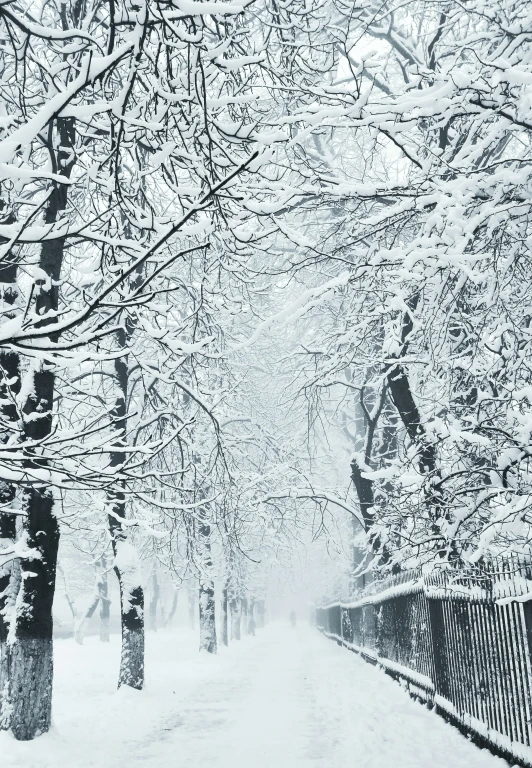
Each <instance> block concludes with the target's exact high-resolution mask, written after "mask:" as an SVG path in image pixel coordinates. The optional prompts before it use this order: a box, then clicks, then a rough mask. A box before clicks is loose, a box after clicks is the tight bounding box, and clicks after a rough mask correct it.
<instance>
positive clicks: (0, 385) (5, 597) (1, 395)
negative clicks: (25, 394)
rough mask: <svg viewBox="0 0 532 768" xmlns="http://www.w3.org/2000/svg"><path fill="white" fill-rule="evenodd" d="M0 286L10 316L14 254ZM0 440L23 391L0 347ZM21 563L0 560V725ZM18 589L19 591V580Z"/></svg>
mask: <svg viewBox="0 0 532 768" xmlns="http://www.w3.org/2000/svg"><path fill="white" fill-rule="evenodd" d="M0 286H2V309H3V311H4V313H5V314H4V317H5V318H6V319H11V318H12V317H14V313H13V312H10V311H9V308H10V307H13V305H14V304H15V301H16V299H17V296H18V290H17V265H16V262H15V260H14V257H12V258H11V260H5V261H4V262H2V264H0ZM0 377H1V379H0V442H1V443H2V444H4V445H5V444H6V443H8V442H9V440H10V438H11V434H12V431H13V430H14V429H16V428H17V424H18V422H19V418H18V410H17V406H16V402H15V397H16V396H17V395H18V394H19V392H20V361H19V356H18V354H16V353H15V352H10V351H6V350H2V351H0ZM15 496H16V487H15V485H14V484H13V483H9V482H6V481H4V480H2V481H0V548H2V549H8V548H9V547H10V546H11V545H12V544H14V542H15V539H16V536H17V516H16V514H13V513H12V511H11V510H12V508H13V505H14V503H15ZM19 572H20V567H19V564H18V563H17V562H15V560H14V559H11V560H7V561H6V562H5V563H4V564H2V563H0V729H1V728H2V720H3V718H2V699H3V691H4V689H5V690H6V693H7V694H8V691H9V689H8V674H9V669H10V666H11V665H10V661H9V654H10V648H9V646H8V644H7V638H8V634H9V618H10V613H11V611H12V609H13V606H14V593H13V588H14V586H15V584H14V579H15V573H19ZM16 586H17V591H18V584H17V585H16Z"/></svg>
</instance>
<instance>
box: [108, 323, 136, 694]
mask: <svg viewBox="0 0 532 768" xmlns="http://www.w3.org/2000/svg"><path fill="white" fill-rule="evenodd" d="M129 335H130V334H129V333H128V332H127V331H126V330H125V329H123V328H122V329H121V330H119V331H117V334H116V336H117V342H118V348H119V349H125V348H126V345H127V341H128V336H129ZM114 367H115V380H116V386H117V389H118V394H117V397H116V400H115V405H114V408H113V412H112V416H113V419H114V423H115V429H116V431H117V441H116V443H115V445H116V449H117V450H115V451H112V452H111V466H113V467H116V468H119V467H121V466H122V465H123V463H124V453H123V450H124V449H125V447H126V422H127V394H128V382H129V368H128V361H127V357H126V356H124V357H121V358H117V359H116V360H115V363H114ZM110 502H111V509H110V514H109V531H110V533H111V541H112V545H113V553H114V556H115V561H114V571H115V573H116V575H117V578H118V584H119V587H120V618H121V626H122V652H121V657H120V673H119V676H118V687H119V688H120V687H121V686H122V685H127V686H129V687H130V688H136V689H137V690H141V689H142V688H143V686H144V590H143V589H142V574H141V567H140V560H139V557H138V553H137V551H136V549H135V547H134V546H133V545H132V544H131V542H129V541H128V539H127V528H126V527H125V526H124V525H123V523H122V521H123V520H125V518H126V497H125V493H124V492H123V491H115V492H113V493H112V494H110Z"/></svg>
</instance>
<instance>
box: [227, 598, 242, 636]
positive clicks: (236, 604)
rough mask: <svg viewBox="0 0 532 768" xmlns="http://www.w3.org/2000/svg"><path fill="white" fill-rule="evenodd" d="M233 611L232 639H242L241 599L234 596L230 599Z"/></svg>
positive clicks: (230, 606)
mask: <svg viewBox="0 0 532 768" xmlns="http://www.w3.org/2000/svg"><path fill="white" fill-rule="evenodd" d="M229 608H230V611H231V640H240V615H241V611H240V601H239V600H238V599H237V598H236V597H233V598H231V600H230V601H229Z"/></svg>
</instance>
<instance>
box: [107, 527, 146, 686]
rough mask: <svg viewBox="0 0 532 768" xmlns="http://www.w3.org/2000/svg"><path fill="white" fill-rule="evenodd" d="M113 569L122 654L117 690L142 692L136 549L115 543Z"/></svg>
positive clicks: (139, 575) (141, 610)
mask: <svg viewBox="0 0 532 768" xmlns="http://www.w3.org/2000/svg"><path fill="white" fill-rule="evenodd" d="M114 548H115V562H114V569H115V573H116V575H117V576H118V583H119V585H120V611H121V618H122V654H121V659H120V674H119V678H118V687H119V688H120V687H121V686H122V685H128V686H129V687H130V688H136V689H137V690H141V689H142V687H143V685H144V591H143V589H142V572H141V565H140V559H139V556H138V552H137V550H136V548H135V547H134V546H133V545H132V544H131V543H130V542H128V541H125V540H121V539H118V540H117V541H115V542H114Z"/></svg>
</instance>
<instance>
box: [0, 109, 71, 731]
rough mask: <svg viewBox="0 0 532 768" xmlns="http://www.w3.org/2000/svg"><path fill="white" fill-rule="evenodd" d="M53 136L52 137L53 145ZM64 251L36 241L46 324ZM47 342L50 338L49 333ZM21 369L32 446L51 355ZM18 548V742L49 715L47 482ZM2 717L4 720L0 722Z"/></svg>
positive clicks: (67, 169)
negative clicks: (25, 381)
mask: <svg viewBox="0 0 532 768" xmlns="http://www.w3.org/2000/svg"><path fill="white" fill-rule="evenodd" d="M56 142H57V143H56ZM74 144H75V129H74V121H73V120H72V119H71V118H57V132H56V136H55V137H54V134H53V132H52V130H50V132H49V144H48V146H47V150H48V152H49V153H50V156H55V160H56V162H57V168H58V169H59V172H60V174H61V175H62V176H64V177H65V178H69V177H70V175H71V172H72V168H73V165H74V162H75V153H73V152H72V151H71V150H72V148H73V147H74ZM67 196H68V185H66V184H58V183H54V184H53V186H52V192H51V194H50V198H49V201H48V204H47V208H46V213H45V217H44V220H45V223H46V224H54V223H55V222H57V220H58V219H59V218H60V217H61V215H62V214H63V212H64V211H65V210H66V207H67V199H68V197H67ZM64 251H65V240H64V238H57V239H52V240H47V241H45V242H44V243H43V244H42V246H41V252H40V258H39V269H40V272H39V273H38V274H39V275H40V276H39V277H38V278H36V279H35V305H34V311H35V313H36V315H37V316H42V317H43V319H42V320H41V321H40V322H39V325H41V326H42V327H46V326H47V325H49V324H50V323H53V322H54V319H55V315H56V313H57V311H58V306H59V284H60V278H61V268H62V265H63V257H64ZM49 341H50V343H52V344H54V343H57V341H58V335H57V334H50V338H49ZM30 365H31V367H30V370H29V371H28V372H27V373H26V376H28V377H29V379H28V386H27V390H26V391H27V393H28V395H27V398H26V401H25V402H24V404H23V407H22V411H23V414H24V438H25V440H26V441H27V443H29V444H34V445H38V444H39V443H41V442H42V441H44V440H45V439H46V438H47V437H48V436H49V435H50V434H51V432H52V428H53V416H52V414H53V402H54V392H55V374H54V371H53V367H52V366H53V360H50V361H49V360H47V359H46V357H41V358H39V359H38V360H36V361H34V362H32V363H31V364H30ZM26 455H27V459H26V463H25V465H26V467H27V470H28V475H29V477H30V478H31V477H32V474H33V472H38V473H39V475H41V476H42V471H43V468H46V467H47V461H46V459H43V458H40V457H39V452H38V451H32V450H31V449H26ZM23 512H24V513H25V514H24V516H23V521H24V546H25V549H26V553H25V555H24V556H21V558H20V569H21V582H20V589H19V594H18V596H17V599H16V604H15V612H14V616H13V620H12V622H11V626H10V631H9V638H8V643H10V645H11V669H10V673H11V679H10V681H9V701H8V703H7V707H8V709H9V714H6V718H7V719H9V717H10V726H9V725H8V726H7V727H10V728H11V730H12V732H13V735H14V736H15V738H16V739H19V740H21V741H26V740H29V739H33V738H35V737H36V736H38V735H40V734H42V733H45V732H46V731H48V730H49V728H50V724H51V718H52V680H53V642H52V634H53V618H52V605H53V600H54V592H55V579H56V567H57V552H58V548H59V525H58V522H57V519H56V517H55V514H54V498H53V493H52V490H51V488H50V487H48V486H46V485H44V484H43V485H40V484H38V483H36V482H35V480H34V484H33V485H31V486H30V487H28V488H26V489H25V491H24V495H23ZM4 722H5V720H4Z"/></svg>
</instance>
